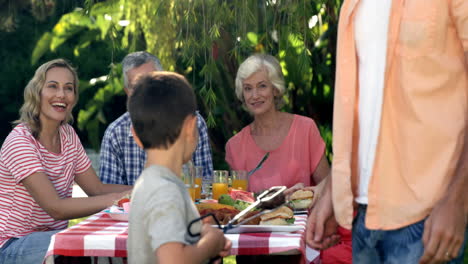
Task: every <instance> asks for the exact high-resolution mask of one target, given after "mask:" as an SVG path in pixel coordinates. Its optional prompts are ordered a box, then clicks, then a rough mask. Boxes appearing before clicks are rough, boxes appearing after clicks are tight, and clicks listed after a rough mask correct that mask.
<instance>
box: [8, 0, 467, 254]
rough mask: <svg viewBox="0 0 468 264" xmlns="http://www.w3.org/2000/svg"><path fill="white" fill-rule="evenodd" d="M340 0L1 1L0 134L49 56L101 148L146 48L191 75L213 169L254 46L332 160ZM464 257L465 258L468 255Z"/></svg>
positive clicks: (79, 125) (242, 118) (80, 125)
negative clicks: (278, 72)
mask: <svg viewBox="0 0 468 264" xmlns="http://www.w3.org/2000/svg"><path fill="white" fill-rule="evenodd" d="M341 2H342V1H341V0H315V1H310V0H108V1H93V0H76V1H75V0H61V1H56V0H0V62H1V63H2V64H1V65H2V67H1V69H0V111H1V115H0V122H1V124H2V125H1V126H0V143H1V142H3V140H4V139H5V137H6V136H7V135H8V133H9V132H10V131H11V128H12V126H11V125H10V124H11V122H12V121H13V120H15V119H17V118H18V110H19V108H20V106H21V104H22V103H23V99H22V98H23V96H22V94H23V89H24V87H25V85H26V84H27V82H28V81H29V79H30V78H31V77H32V76H33V74H34V70H35V69H36V68H37V67H38V66H39V65H40V64H42V63H44V62H46V61H48V60H51V59H54V58H57V57H63V58H66V59H68V60H69V61H70V62H72V64H73V65H75V66H76V67H77V68H78V72H79V76H80V100H79V103H78V105H77V106H76V107H75V109H74V116H75V123H74V126H75V128H76V130H77V132H78V134H79V136H80V138H81V140H82V142H83V144H84V145H85V146H86V147H89V148H94V149H95V150H97V151H98V150H99V146H100V141H101V138H102V136H103V133H104V130H105V128H106V127H107V126H108V125H109V124H110V122H112V121H113V120H115V119H116V118H117V117H118V116H120V115H121V114H122V113H124V112H125V101H126V98H125V94H124V92H123V87H122V76H121V65H120V61H121V60H122V58H123V57H124V56H125V55H126V54H127V53H129V52H132V51H137V50H147V51H149V52H151V53H153V54H155V55H157V56H158V57H160V58H161V61H162V63H163V66H164V67H165V69H167V70H172V71H177V72H179V73H182V74H184V75H185V76H186V77H187V79H188V80H189V81H190V82H191V83H192V85H193V87H194V89H195V91H196V94H197V96H198V103H199V108H200V111H201V112H202V114H203V115H204V116H205V118H206V119H207V121H208V125H209V133H210V139H211V143H212V144H211V146H212V148H213V156H214V166H215V168H220V169H221V168H226V167H227V165H226V164H225V162H224V145H225V143H226V141H227V140H228V139H229V138H230V137H231V136H232V135H234V134H235V133H236V132H237V131H239V130H240V129H241V128H242V127H244V126H245V125H247V124H248V123H249V122H251V120H252V119H251V117H250V116H249V115H248V114H247V113H246V112H245V111H244V110H243V108H242V105H241V104H240V103H239V102H238V101H237V99H236V98H235V95H234V78H235V74H236V70H237V67H238V65H239V63H241V62H242V61H243V60H244V59H245V58H246V57H248V56H249V55H251V54H252V53H254V52H265V53H270V54H272V55H274V56H276V57H277V58H278V59H279V60H280V61H281V65H282V67H283V72H284V74H285V77H286V82H287V94H286V95H285V99H286V102H287V104H286V105H285V106H284V109H283V110H284V111H288V112H291V113H296V114H302V115H306V116H309V117H312V118H313V119H314V120H315V121H316V122H317V124H318V125H319V128H320V131H321V134H322V137H323V138H324V140H325V142H326V144H327V155H328V158H329V159H330V160H331V158H332V157H331V140H332V136H331V120H332V109H333V90H334V71H335V56H336V51H335V46H336V30H337V21H338V13H339V7H340V5H341ZM464 263H468V254H465V261H464Z"/></svg>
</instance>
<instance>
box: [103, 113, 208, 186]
mask: <svg viewBox="0 0 468 264" xmlns="http://www.w3.org/2000/svg"><path fill="white" fill-rule="evenodd" d="M130 126H131V120H130V114H129V113H128V112H126V113H125V114H123V115H122V116H120V117H119V118H118V119H116V120H115V121H114V122H112V123H111V124H110V125H109V127H108V128H107V129H106V132H105V134H104V138H103V139H102V144H101V153H100V169H99V177H100V178H101V181H102V182H103V183H112V184H125V185H133V184H134V183H135V181H136V179H137V178H138V176H139V175H140V173H141V172H142V171H143V166H144V165H145V162H146V153H145V152H144V151H143V150H142V149H141V148H139V147H138V145H137V144H136V143H135V141H134V140H133V136H132V132H131V131H130ZM197 126H198V132H199V139H198V145H197V148H196V149H195V152H194V154H193V157H192V160H193V163H194V164H195V166H201V167H203V178H204V179H207V178H210V177H211V175H212V173H213V162H212V159H211V148H210V142H209V139H208V129H207V127H206V122H205V120H204V119H203V117H202V116H201V115H200V114H199V113H198V112H197Z"/></svg>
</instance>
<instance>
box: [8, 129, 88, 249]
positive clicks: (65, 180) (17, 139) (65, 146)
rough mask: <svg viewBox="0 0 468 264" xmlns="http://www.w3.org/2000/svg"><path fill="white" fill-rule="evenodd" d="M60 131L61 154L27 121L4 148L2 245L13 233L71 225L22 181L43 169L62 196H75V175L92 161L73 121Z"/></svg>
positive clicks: (9, 138)
mask: <svg viewBox="0 0 468 264" xmlns="http://www.w3.org/2000/svg"><path fill="white" fill-rule="evenodd" d="M59 133H60V143H61V146H60V148H61V153H60V154H56V153H52V152H49V151H48V150H47V149H46V148H45V147H44V146H43V145H42V144H41V143H40V142H39V141H38V140H36V139H35V138H34V137H33V135H32V134H31V131H30V130H29V128H28V127H27V126H26V125H24V124H19V125H18V126H16V127H15V128H14V129H13V131H12V132H11V133H10V134H9V135H8V137H7V138H6V139H5V141H4V143H3V146H2V148H1V150H0V247H2V246H3V244H5V243H6V241H7V240H8V239H10V238H13V237H22V236H25V235H28V234H30V233H33V232H37V231H46V230H56V229H64V228H66V227H67V224H68V221H63V220H54V219H53V218H52V217H51V216H50V215H48V214H47V213H46V212H45V211H44V210H43V209H42V208H41V207H40V206H39V205H38V204H37V203H36V202H35V201H34V198H33V197H32V196H31V195H30V194H29V192H28V191H27V189H26V188H25V186H24V185H23V184H22V180H23V179H25V178H26V177H28V176H30V175H32V174H34V173H37V172H43V173H45V174H46V175H47V176H48V177H49V180H50V181H51V182H52V184H53V185H54V187H55V189H56V190H57V193H58V195H59V197H61V198H67V197H71V194H72V189H73V187H72V184H73V180H74V178H75V175H76V174H79V173H83V172H85V171H86V170H87V169H88V168H89V167H90V166H91V162H90V160H89V158H88V157H87V156H86V153H85V150H84V149H83V146H82V145H81V142H80V140H79V138H78V136H77V135H76V133H75V131H74V130H73V128H72V127H71V126H70V125H68V124H66V125H62V126H60V130H59Z"/></svg>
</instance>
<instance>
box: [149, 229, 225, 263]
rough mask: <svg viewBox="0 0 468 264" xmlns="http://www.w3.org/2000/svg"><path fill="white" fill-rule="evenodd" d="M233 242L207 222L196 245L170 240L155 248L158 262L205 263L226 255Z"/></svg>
mask: <svg viewBox="0 0 468 264" xmlns="http://www.w3.org/2000/svg"><path fill="white" fill-rule="evenodd" d="M230 248H231V243H230V241H229V240H228V239H226V238H225V237H224V234H223V232H222V231H221V230H220V229H217V228H213V227H211V226H210V225H207V224H205V225H204V226H203V229H202V237H201V238H200V240H199V241H198V242H197V243H196V244H194V245H185V244H183V243H178V242H169V243H166V244H163V245H161V246H160V247H159V248H158V249H156V250H155V255H156V259H157V260H158V263H163V264H172V263H204V262H207V261H208V260H209V259H211V258H215V257H217V256H220V255H221V257H224V256H226V255H227V254H228V253H229V251H230Z"/></svg>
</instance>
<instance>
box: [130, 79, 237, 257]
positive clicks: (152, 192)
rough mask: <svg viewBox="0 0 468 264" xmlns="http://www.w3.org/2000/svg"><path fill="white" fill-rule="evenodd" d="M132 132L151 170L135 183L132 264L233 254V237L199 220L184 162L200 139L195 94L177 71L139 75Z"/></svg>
mask: <svg viewBox="0 0 468 264" xmlns="http://www.w3.org/2000/svg"><path fill="white" fill-rule="evenodd" d="M128 110H129V112H130V118H131V120H132V133H133V136H134V138H135V141H136V143H137V144H138V145H139V146H140V147H141V148H143V149H144V150H145V151H146V153H147V161H146V164H145V169H144V170H143V172H142V174H141V176H140V177H139V178H138V180H137V181H136V183H135V187H134V189H133V193H132V199H131V214H130V220H129V230H128V231H129V235H128V242H127V248H128V258H129V263H204V262H207V261H208V260H209V259H211V258H214V257H217V256H221V257H224V256H226V255H227V254H228V253H229V250H230V248H231V242H230V241H229V240H228V239H226V238H225V237H224V234H223V233H222V232H221V230H219V229H216V228H213V227H211V226H210V225H207V224H205V225H203V226H202V224H201V222H198V223H196V224H194V225H192V230H191V231H192V233H199V232H201V237H190V236H189V235H188V233H187V226H188V224H189V223H190V221H192V220H193V219H195V218H198V217H199V214H198V211H197V210H196V208H195V206H194V204H193V202H192V200H191V198H190V195H189V193H188V191H187V189H186V187H185V184H184V183H183V181H182V180H181V179H180V175H181V170H182V164H184V163H185V162H187V161H189V160H190V158H191V156H192V153H193V151H194V150H195V148H196V146H197V142H198V131H197V117H196V115H195V110H196V101H195V95H194V93H193V91H192V88H191V86H190V84H189V83H188V82H187V80H186V79H185V78H184V77H183V76H181V75H179V74H176V73H170V72H151V73H147V74H144V75H141V76H139V78H138V80H137V82H136V86H135V91H134V93H133V94H132V95H131V96H130V98H129V101H128Z"/></svg>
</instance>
